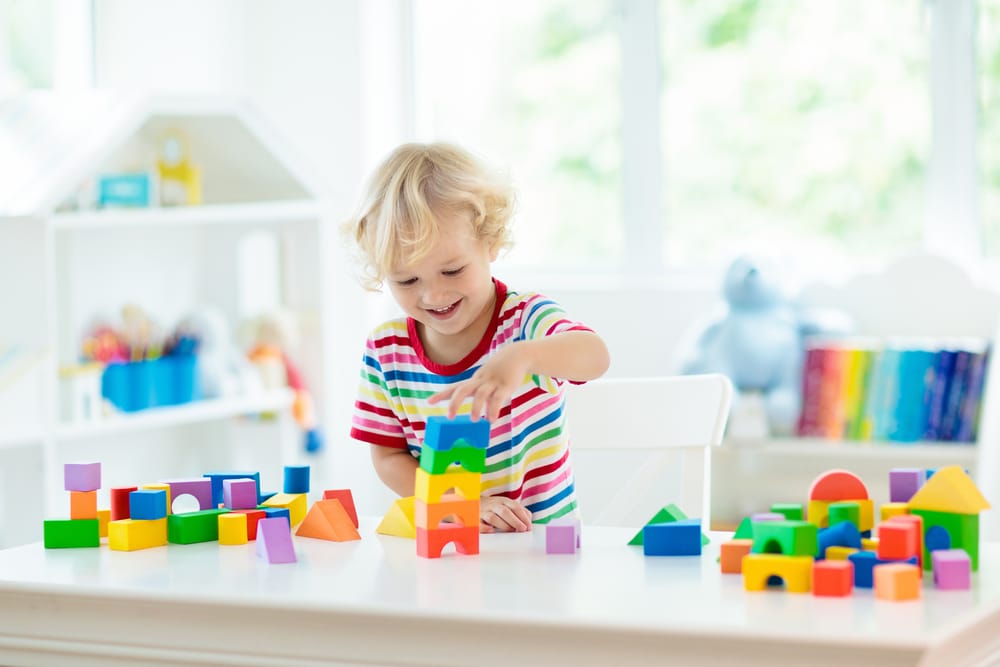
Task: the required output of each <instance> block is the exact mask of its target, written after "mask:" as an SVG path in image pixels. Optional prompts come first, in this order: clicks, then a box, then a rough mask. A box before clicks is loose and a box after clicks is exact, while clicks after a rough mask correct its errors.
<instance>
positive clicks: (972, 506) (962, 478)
mask: <svg viewBox="0 0 1000 667" xmlns="http://www.w3.org/2000/svg"><path fill="white" fill-rule="evenodd" d="M909 504H910V511H911V512H913V511H914V510H917V509H920V510H924V511H933V512H951V513H955V514H976V515H978V514H979V513H980V512H982V511H983V510H988V509H990V504H989V502H988V501H987V500H986V498H984V497H983V494H982V493H980V491H979V489H978V488H976V485H975V483H974V482H973V481H972V479H971V478H970V477H969V475H968V474H966V472H965V471H964V470H962V468H960V467H959V466H948V467H946V468H941V469H940V470H938V471H937V472H936V473H934V476H933V477H930V478H928V480H927V481H926V482H925V483H924V485H923V486H922V487H920V490H919V491H917V492H916V493H915V494H913V497H912V498H910V501H909Z"/></svg>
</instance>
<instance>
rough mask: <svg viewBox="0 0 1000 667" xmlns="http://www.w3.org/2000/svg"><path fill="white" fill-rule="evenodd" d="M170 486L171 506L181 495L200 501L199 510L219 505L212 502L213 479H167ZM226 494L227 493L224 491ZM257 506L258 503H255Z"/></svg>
mask: <svg viewBox="0 0 1000 667" xmlns="http://www.w3.org/2000/svg"><path fill="white" fill-rule="evenodd" d="M164 484H166V485H167V486H168V487H170V498H172V499H173V500H171V506H173V502H174V501H176V500H177V499H178V498H180V497H181V496H191V497H193V498H194V499H195V500H196V501H197V502H198V509H199V510H202V511H203V510H211V509H215V508H216V507H217V505H216V504H215V503H213V502H212V480H210V479H204V478H200V479H172V480H168V481H165V482H164ZM223 495H225V493H223ZM254 506H255V507H256V503H254Z"/></svg>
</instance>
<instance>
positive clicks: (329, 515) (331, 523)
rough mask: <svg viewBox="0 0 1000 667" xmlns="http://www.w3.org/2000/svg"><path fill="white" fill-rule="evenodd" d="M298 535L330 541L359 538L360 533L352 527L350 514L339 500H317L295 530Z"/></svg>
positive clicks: (345, 540)
mask: <svg viewBox="0 0 1000 667" xmlns="http://www.w3.org/2000/svg"><path fill="white" fill-rule="evenodd" d="M295 534H296V535H298V536H299V537H312V538H315V539H317V540H330V541H331V542H350V541H351V540H360V539H361V534H360V533H358V529H357V528H355V527H354V521H353V520H352V519H351V516H350V515H349V514H348V513H347V510H345V509H344V506H343V505H341V504H340V501H339V500H336V499H331V500H317V501H316V502H315V503H313V506H312V507H311V508H310V509H309V513H308V514H306V518H305V519H303V520H302V524H301V525H300V526H299V529H298V530H297V531H295Z"/></svg>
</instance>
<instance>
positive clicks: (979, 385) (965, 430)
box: [955, 351, 989, 442]
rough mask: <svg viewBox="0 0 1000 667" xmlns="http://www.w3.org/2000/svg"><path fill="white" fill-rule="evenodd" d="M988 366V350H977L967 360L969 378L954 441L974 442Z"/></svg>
mask: <svg viewBox="0 0 1000 667" xmlns="http://www.w3.org/2000/svg"><path fill="white" fill-rule="evenodd" d="M988 366H989V352H988V351H987V352H977V353H975V354H974V355H973V357H972V359H971V360H970V362H969V380H968V382H967V383H966V387H965V396H964V398H963V399H962V408H961V416H960V418H959V426H958V432H957V433H956V435H955V441H956V442H974V441H975V438H976V432H977V430H978V418H979V406H980V403H981V402H982V400H983V388H984V386H985V384H986V382H985V380H986V369H987V367H988Z"/></svg>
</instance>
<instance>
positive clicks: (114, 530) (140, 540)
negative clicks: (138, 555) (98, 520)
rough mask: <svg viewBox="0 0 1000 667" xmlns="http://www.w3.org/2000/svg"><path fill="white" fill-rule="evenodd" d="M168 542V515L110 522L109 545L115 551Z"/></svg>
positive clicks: (164, 544) (148, 547)
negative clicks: (159, 517) (148, 518)
mask: <svg viewBox="0 0 1000 667" xmlns="http://www.w3.org/2000/svg"><path fill="white" fill-rule="evenodd" d="M152 493H155V492H152ZM161 493H162V492H161ZM166 544H167V517H166V515H164V517H163V518H161V519H152V520H144V519H121V520H119V521H112V522H111V523H109V524H108V547H110V548H111V549H112V550H114V551H138V550H140V549H151V548H153V547H162V546H166Z"/></svg>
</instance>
